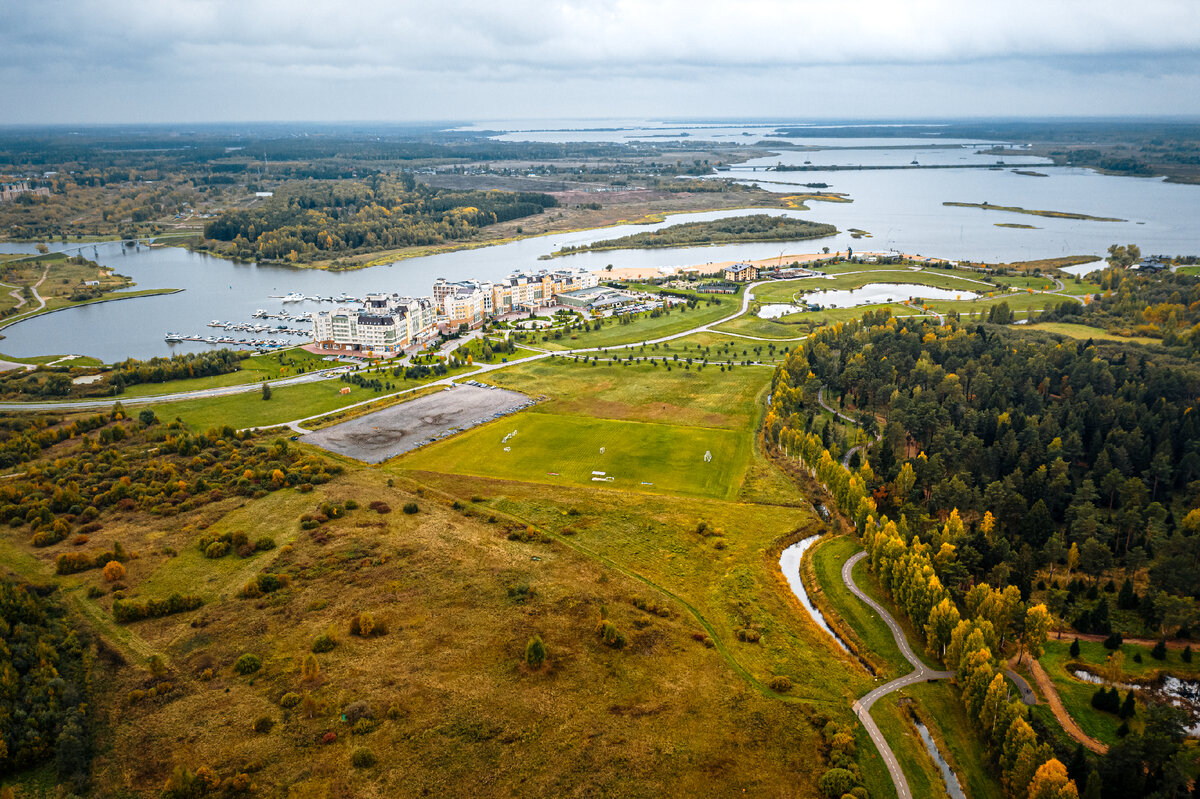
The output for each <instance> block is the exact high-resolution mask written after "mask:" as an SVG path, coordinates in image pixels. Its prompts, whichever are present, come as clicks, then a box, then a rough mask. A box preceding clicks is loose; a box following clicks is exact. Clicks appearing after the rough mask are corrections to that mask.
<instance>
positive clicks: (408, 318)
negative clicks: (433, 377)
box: [310, 294, 437, 355]
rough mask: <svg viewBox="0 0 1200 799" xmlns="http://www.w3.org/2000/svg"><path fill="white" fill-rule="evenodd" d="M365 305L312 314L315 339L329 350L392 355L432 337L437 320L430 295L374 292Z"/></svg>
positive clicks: (323, 347)
mask: <svg viewBox="0 0 1200 799" xmlns="http://www.w3.org/2000/svg"><path fill="white" fill-rule="evenodd" d="M363 306H364V307H363V308H362V309H356V308H346V307H339V308H335V309H334V310H332V311H317V312H315V313H313V314H311V315H310V316H311V318H312V323H313V340H314V341H316V343H317V344H318V345H319V346H320V347H321V349H326V350H348V351H351V352H364V353H373V354H380V355H382V354H390V353H396V352H400V351H401V350H403V349H405V348H406V347H409V346H411V345H412V344H415V343H417V342H418V341H420V340H422V339H425V338H429V337H430V336H431V335H432V333H433V329H434V323H435V322H436V321H437V312H436V308H435V306H434V304H433V302H432V301H431V300H430V299H429V298H428V297H420V298H412V297H401V296H399V295H397V294H390V295H389V294H371V295H368V296H367V298H366V299H365V300H364V302H363Z"/></svg>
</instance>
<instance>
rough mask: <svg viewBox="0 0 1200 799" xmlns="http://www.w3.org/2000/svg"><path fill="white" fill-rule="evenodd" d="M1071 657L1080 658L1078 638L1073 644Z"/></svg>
mask: <svg viewBox="0 0 1200 799" xmlns="http://www.w3.org/2000/svg"><path fill="white" fill-rule="evenodd" d="M1071 657H1073V658H1077V657H1079V639H1078V638H1076V639H1075V640H1074V641H1072V642H1071Z"/></svg>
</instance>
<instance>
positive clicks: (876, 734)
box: [842, 552, 954, 799]
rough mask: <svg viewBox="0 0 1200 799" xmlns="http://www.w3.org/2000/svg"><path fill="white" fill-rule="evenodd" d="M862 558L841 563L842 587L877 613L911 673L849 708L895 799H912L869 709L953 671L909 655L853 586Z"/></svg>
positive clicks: (886, 617)
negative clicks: (886, 775)
mask: <svg viewBox="0 0 1200 799" xmlns="http://www.w3.org/2000/svg"><path fill="white" fill-rule="evenodd" d="M866 556H867V553H866V552H859V553H858V554H857V555H855V556H854V557H852V558H849V559H847V560H846V562H845V563H843V564H842V582H844V583H845V584H846V587H847V588H849V589H850V592H851V593H852V594H854V595H855V596H856V597H858V598H859V599H861V600H862V601H863V602H865V603H866V604H867V606H868V607H869V608H871V609H872V610H873V611H875V612H876V613H878V614H879V618H881V619H883V622H884V624H886V625H887V626H888V629H889V630H891V631H892V637H893V638H895V639H896V646H897V647H898V648H899V649H900V654H902V655H904V659H905V660H907V661H908V662H909V663H911V664H912V666H913V671H911V672H909V673H908V674H906V675H904V676H903V677H897V678H896V679H894V680H892V681H891V682H889V683H886V684H884V685H881V686H879V687H878V688H876V689H875V690H873V691H871V692H870V693H868V694H866V695H865V696H863V697H861V698H860V699H858V700H857V701H855V702H854V704H853V705H851V708H852V709H853V710H854V714H855V715H856V716H858V720H859V721H861V722H862V725H863V727H864V728H866V730H867V735H869V736H871V740H872V741H874V742H875V747H876V748H877V749H879V754H880V756H881V757H882V758H883V762H884V763H885V764H886V765H887V769H888V773H889V774H891V776H892V782H893V783H894V784H895V786H896V795H897V796H898V797H899V799H912V790H911V789H910V788H909V787H908V779H907V778H906V777H905V776H904V771H903V770H902V769H901V768H900V761H898V760H897V759H896V754H895V752H893V751H892V747H890V746H888V742H887V739H885V738H884V737H883V733H882V732H880V731H879V726H878V725H877V724H876V723H875V719H873V718H871V706H872V705H874V704H875V702H876V701H877V700H879V699H880V698H881V697H884V696H887V695H888V694H890V693H892V692H893V691H898V690H899V689H901V688H904V687H906V686H909V685H912V684H913V683H918V682H926V681H928V680H945V679H949V678H951V677H953V676H954V672H952V671H935V670H934V669H931V668H929V667H928V666H926V665H925V664H924V663H923V662H922V661H921V659H920V658H919V657H917V656H916V654H914V653H913V651H912V647H911V646H909V644H908V638H907V637H906V636H905V635H904V631H903V630H901V629H900V625H899V624H898V623H897V622H896V620H895V619H894V618H893V617H892V614H891V613H888V612H887V610H885V609H884V607H883V606H882V605H880V604H879V603H878V602H876V601H875V600H874V599H872V598H871V597H869V596H867V595H866V593H864V592H863V591H862V589H860V588H859V587H858V586H857V585H856V584H855V582H854V577H853V576H852V574H851V572H852V571H853V570H854V565H855V564H856V563H858V562H859V561H860V560H862V559H863V558H865V557H866Z"/></svg>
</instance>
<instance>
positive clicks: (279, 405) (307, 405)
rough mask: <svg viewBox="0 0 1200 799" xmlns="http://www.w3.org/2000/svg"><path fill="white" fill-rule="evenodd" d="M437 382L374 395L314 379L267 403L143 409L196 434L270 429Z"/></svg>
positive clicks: (233, 400)
mask: <svg viewBox="0 0 1200 799" xmlns="http://www.w3.org/2000/svg"><path fill="white" fill-rule="evenodd" d="M476 369H477V367H474V366H464V367H460V368H458V369H454V370H450V372H449V373H448V375H447V376H455V375H467V374H470V373H471V372H474V371H475V370H476ZM440 379H441V378H440V377H427V378H424V379H422V380H401V379H399V378H395V379H394V380H393V382H394V383H395V387H394V388H393V389H392V391H391V392H388V391H379V392H376V391H372V390H370V389H367V388H362V387H360V386H355V385H351V384H349V383H344V382H342V381H341V380H337V379H328V380H317V381H315V382H312V383H300V384H298V385H291V386H277V387H275V388H273V389H272V390H271V399H269V400H264V399H263V398H262V394H261V393H260V392H258V391H257V390H255V391H246V392H243V393H241V394H232V395H230V396H225V397H206V398H204V399H187V400H174V401H170V400H164V401H162V402H161V403H154V404H150V405H149V406H146V407H150V408H151V409H153V410H154V412H155V413H156V414H157V415H158V418H159V419H161V420H163V421H168V420H171V419H175V418H179V419H181V420H183V422H184V424H186V425H187V426H188V427H190V428H191V429H192V430H197V431H204V430H207V429H209V428H210V427H220V426H221V425H226V424H231V425H234V426H236V427H238V428H243V427H269V426H271V425H277V424H285V423H286V422H290V421H293V420H295V419H303V418H307V417H309V416H316V415H317V414H322V413H329V412H330V411H336V410H338V409H339V408H344V407H346V406H347V405H353V404H355V403H358V402H365V401H367V400H371V399H378V398H381V397H386V396H388V395H389V394H392V393H395V392H397V391H403V390H405V389H410V388H417V387H418V386H423V385H427V384H429V383H432V382H433V381H435V380H440ZM347 386H349V388H350V393H349V394H342V393H341V390H342V389H343V388H346V387H347ZM139 407H142V406H139Z"/></svg>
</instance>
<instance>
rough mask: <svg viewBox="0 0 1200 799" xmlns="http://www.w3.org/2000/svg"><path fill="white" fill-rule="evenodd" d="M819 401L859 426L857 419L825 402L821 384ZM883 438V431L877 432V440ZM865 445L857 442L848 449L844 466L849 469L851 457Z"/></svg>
mask: <svg viewBox="0 0 1200 799" xmlns="http://www.w3.org/2000/svg"><path fill="white" fill-rule="evenodd" d="M817 402H818V403H820V405H821V407H822V408H824V409H825V410H827V411H829V412H830V413H832V414H833V415H834V416H837V417H839V418H840V419H843V420H844V421H847V422H849V423H850V424H852V425H854V426H855V427H858V426H859V424H858V422H857V421H856V420H855V419H851V418H850V417H849V416H847V415H846V414H844V413H842V412H841V411H839V410H838V409H836V408H834V407H833V406H832V405H829V404H828V403H827V402H825V386H821V387H820V388H819V389H817ZM881 438H883V431H879V432H877V433H876V434H875V440H876V441H878V440H879V439H881ZM865 446H867V445H866V444H855V445H854V446H853V447H851V448H850V449H848V450H846V454H845V455H843V456H842V466H843V468H846V469H849V468H850V458H852V457H853V456H854V453H856V452H858V451H859V450H860V449H862V448H863V447H865Z"/></svg>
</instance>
